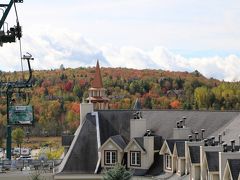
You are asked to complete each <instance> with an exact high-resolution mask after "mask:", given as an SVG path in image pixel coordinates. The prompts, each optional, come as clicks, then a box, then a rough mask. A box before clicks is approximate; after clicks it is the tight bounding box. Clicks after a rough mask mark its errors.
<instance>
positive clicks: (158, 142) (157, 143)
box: [154, 136, 162, 151]
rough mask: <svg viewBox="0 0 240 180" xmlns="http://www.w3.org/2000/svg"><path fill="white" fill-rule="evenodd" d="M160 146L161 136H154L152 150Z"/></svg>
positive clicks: (158, 148)
mask: <svg viewBox="0 0 240 180" xmlns="http://www.w3.org/2000/svg"><path fill="white" fill-rule="evenodd" d="M161 147H162V137H161V136H154V150H158V151H159V150H160V149H161Z"/></svg>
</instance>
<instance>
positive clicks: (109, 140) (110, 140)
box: [98, 137, 124, 152]
mask: <svg viewBox="0 0 240 180" xmlns="http://www.w3.org/2000/svg"><path fill="white" fill-rule="evenodd" d="M109 142H112V143H113V144H114V145H115V146H116V147H117V148H118V149H119V150H120V152H124V149H122V148H121V147H120V146H119V145H118V144H117V143H115V142H114V141H113V140H112V138H111V137H109V138H108V139H107V140H106V141H105V143H103V145H102V146H101V147H100V148H99V149H98V151H102V149H103V148H104V147H105V146H106V145H107V144H108V143H109Z"/></svg>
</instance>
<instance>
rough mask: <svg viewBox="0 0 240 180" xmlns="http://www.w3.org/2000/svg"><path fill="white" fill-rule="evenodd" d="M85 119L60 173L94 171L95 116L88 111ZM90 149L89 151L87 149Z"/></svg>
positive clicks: (95, 155) (96, 148)
mask: <svg viewBox="0 0 240 180" xmlns="http://www.w3.org/2000/svg"><path fill="white" fill-rule="evenodd" d="M85 119H86V121H85V123H84V124H83V128H82V129H81V131H80V134H79V136H78V137H77V141H76V144H75V146H74V147H73V149H72V151H71V152H70V156H69V159H68V160H67V162H66V164H65V165H64V167H63V170H62V172H61V173H64V174H71V173H80V174H82V173H88V174H92V173H94V171H95V168H96V164H97V161H98V147H97V132H96V121H95V117H94V116H92V115H91V114H90V113H89V114H87V116H86V117H85ZM89 149H91V151H89Z"/></svg>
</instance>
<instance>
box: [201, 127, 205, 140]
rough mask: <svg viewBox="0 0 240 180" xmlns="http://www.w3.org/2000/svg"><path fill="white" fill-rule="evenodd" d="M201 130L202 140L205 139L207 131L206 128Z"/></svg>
mask: <svg viewBox="0 0 240 180" xmlns="http://www.w3.org/2000/svg"><path fill="white" fill-rule="evenodd" d="M201 132H202V140H204V132H205V129H201Z"/></svg>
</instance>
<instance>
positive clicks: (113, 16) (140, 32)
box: [0, 0, 240, 81]
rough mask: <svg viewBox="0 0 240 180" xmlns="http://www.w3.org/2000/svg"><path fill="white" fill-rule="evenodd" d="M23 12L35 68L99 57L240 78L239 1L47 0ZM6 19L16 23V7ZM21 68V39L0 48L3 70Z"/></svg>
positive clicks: (26, 48)
mask: <svg viewBox="0 0 240 180" xmlns="http://www.w3.org/2000/svg"><path fill="white" fill-rule="evenodd" d="M4 1H5V2H8V1H9V0H2V1H1V2H4ZM17 9H18V15H19V21H20V24H21V25H22V27H23V38H22V49H23V52H24V53H25V52H29V53H31V54H32V55H33V56H34V58H35V60H34V61H33V62H32V65H33V69H55V68H59V67H60V65H61V64H63V65H64V67H72V68H76V67H80V66H83V67H88V66H94V65H95V64H96V60H97V59H98V60H99V61H100V65H101V66H104V67H128V68H137V69H162V70H170V71H188V72H192V71H195V70H198V71H200V72H201V73H202V74H203V75H205V76H206V77H208V78H211V77H213V78H217V79H219V80H225V81H240V68H239V66H240V46H239V44H240V18H239V17H240V1H239V0H231V1H226V0H201V1H199V0H181V1H180V0H167V1H166V0H88V1H86V0H67V1H66V0H51V1H47V0H41V1H24V3H22V4H17ZM0 14H1V11H0ZM0 17H1V15H0ZM7 22H8V24H9V26H13V25H14V24H15V14H14V11H13V9H12V10H11V12H10V15H9V17H8V19H7ZM25 64H26V63H25ZM24 68H25V69H26V67H24ZM20 69H21V66H20V56H19V44H18V43H11V44H4V46H3V47H0V70H3V71H19V70H20Z"/></svg>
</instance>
